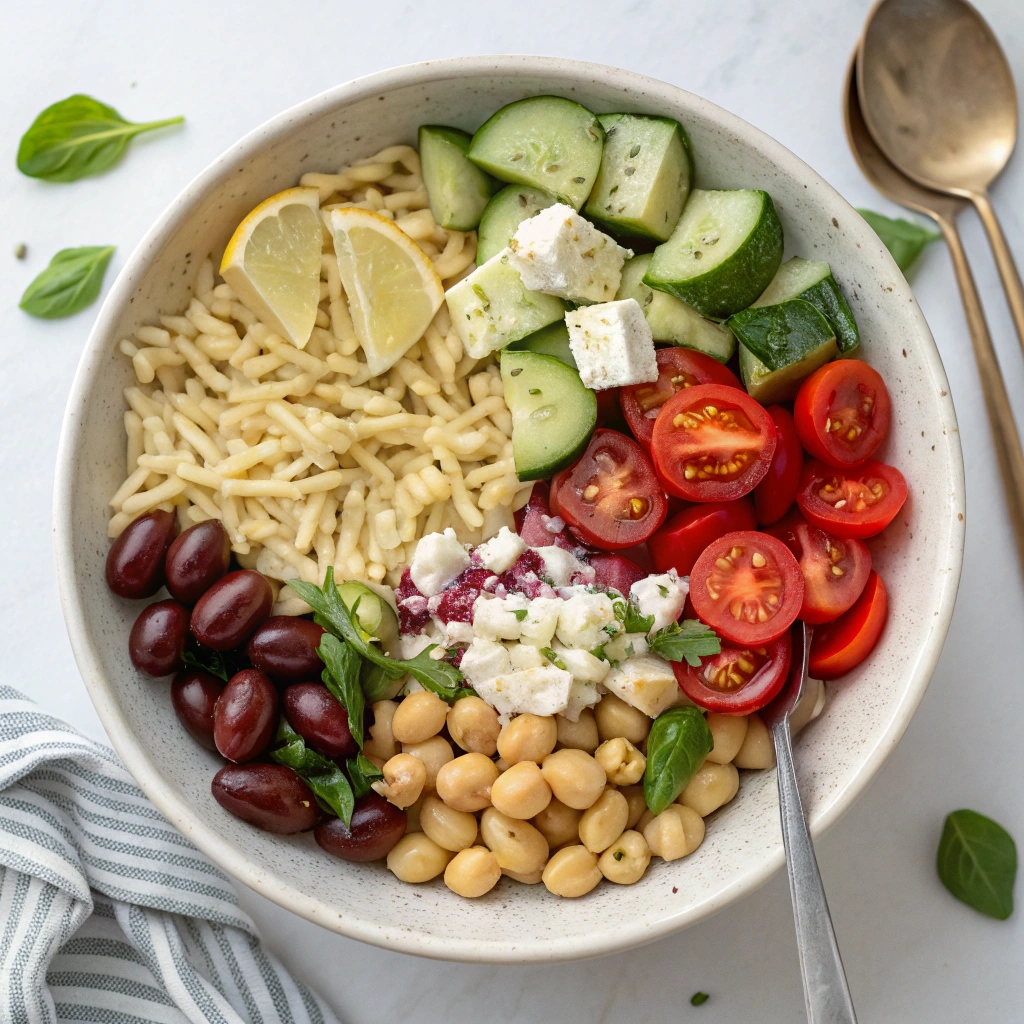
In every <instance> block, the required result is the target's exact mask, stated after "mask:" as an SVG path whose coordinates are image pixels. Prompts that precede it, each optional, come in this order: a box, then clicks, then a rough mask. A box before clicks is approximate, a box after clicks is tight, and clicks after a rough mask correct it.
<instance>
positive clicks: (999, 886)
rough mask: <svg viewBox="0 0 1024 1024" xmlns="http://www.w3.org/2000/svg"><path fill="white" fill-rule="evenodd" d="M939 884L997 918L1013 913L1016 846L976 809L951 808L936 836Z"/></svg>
mask: <svg viewBox="0 0 1024 1024" xmlns="http://www.w3.org/2000/svg"><path fill="white" fill-rule="evenodd" d="M936 867H937V869H938V872H939V878H940V880H941V881H942V884H943V885H944V886H945V887H946V888H947V889H948V890H949V891H950V892H951V893H952V894H953V895H954V896H955V897H956V898H957V899H958V900H963V902H964V903H966V904H967V905H968V906H969V907H973V908H974V909H975V910H977V911H979V912H980V913H982V914H987V915H988V916H989V917H994V918H996V919H997V920H999V921H1005V920H1006V919H1007V918H1008V917H1009V916H1010V914H1012V913H1013V883H1014V880H1015V879H1016V877H1017V846H1016V844H1015V843H1014V841H1013V837H1012V836H1011V835H1010V833H1009V832H1007V831H1006V829H1005V828H1003V826H1002V825H1000V824H999V823H998V822H995V821H993V820H992V819H991V818H986V817H985V815H984V814H979V813H978V812H977V811H968V810H960V811H953V813H952V814H950V815H949V816H948V817H947V818H946V823H945V825H944V826H943V828H942V837H941V838H940V839H939V852H938V857H937V858H936Z"/></svg>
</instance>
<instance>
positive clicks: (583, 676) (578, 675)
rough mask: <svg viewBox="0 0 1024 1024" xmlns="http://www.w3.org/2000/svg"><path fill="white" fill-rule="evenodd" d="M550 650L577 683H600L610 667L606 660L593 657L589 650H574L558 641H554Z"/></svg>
mask: <svg viewBox="0 0 1024 1024" xmlns="http://www.w3.org/2000/svg"><path fill="white" fill-rule="evenodd" d="M552 650H553V651H554V652H555V654H557V655H558V657H559V658H560V659H561V662H562V664H563V665H565V667H566V669H567V670H568V671H569V672H571V673H572V677H573V679H575V680H576V682H578V683H594V684H597V683H600V682H602V681H603V680H604V677H605V676H606V675H608V670H609V669H610V668H611V665H609V664H608V662H607V661H604V660H602V659H601V658H597V657H595V656H594V655H593V654H591V653H590V651H575V650H573V649H572V648H571V647H566V646H565V645H564V644H560V643H555V645H554V646H553V648H552Z"/></svg>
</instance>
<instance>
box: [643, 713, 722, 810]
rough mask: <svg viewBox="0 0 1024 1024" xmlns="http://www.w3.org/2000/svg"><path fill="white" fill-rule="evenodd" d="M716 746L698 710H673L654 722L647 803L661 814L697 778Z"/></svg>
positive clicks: (649, 743) (649, 746)
mask: <svg viewBox="0 0 1024 1024" xmlns="http://www.w3.org/2000/svg"><path fill="white" fill-rule="evenodd" d="M714 745H715V740H714V737H713V736H712V735H711V730H710V729H709V728H708V723H707V722H706V721H705V720H704V715H703V714H702V713H701V711H700V710H699V709H698V708H691V707H686V708H669V709H668V711H663V712H662V713H661V714H660V715H658V717H657V718H656V719H655V720H654V724H653V725H652V726H651V731H650V734H649V735H648V737H647V768H646V769H645V770H644V799H645V800H646V801H647V806H648V807H649V808H650V810H651V813H652V814H661V812H662V811H663V810H665V808H666V807H668V806H669V805H670V804H671V803H672V802H673V801H674V800H675V798H676V797H677V796H679V794H680V793H682V791H683V789H684V788H685V787H686V784H687V783H688V782H689V781H690V779H692V778H693V776H694V773H695V772H696V771H697V769H698V768H699V767H700V766H701V765H702V764H703V763H704V758H705V757H707V756H708V754H710V753H711V748H712V747H713V746H714Z"/></svg>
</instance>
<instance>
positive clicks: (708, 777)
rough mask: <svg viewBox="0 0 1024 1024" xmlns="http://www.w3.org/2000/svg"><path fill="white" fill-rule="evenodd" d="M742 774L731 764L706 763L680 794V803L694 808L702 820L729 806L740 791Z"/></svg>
mask: <svg viewBox="0 0 1024 1024" xmlns="http://www.w3.org/2000/svg"><path fill="white" fill-rule="evenodd" d="M739 788H740V773H739V772H738V771H736V766H735V765H731V764H715V763H714V761H705V762H704V764H703V765H701V767H700V768H698V769H697V771H696V773H695V774H694V776H693V778H692V779H690V781H689V782H688V783H687V784H686V788H685V789H684V790H683V791H682V793H680V794H679V801H678V802H679V803H681V804H682V805H683V806H684V807H692V808H693V809H694V810H695V811H696V812H697V813H698V814H699V815H700V816H701V817H702V818H706V817H707V816H708V815H709V814H710V813H711V812H712V811H717V810H718V808H719V807H721V806H722V805H723V804H727V803H728V802H729V801H730V800H731V799H732V798H733V797H734V796H735V795H736V793H737V792H738V791H739Z"/></svg>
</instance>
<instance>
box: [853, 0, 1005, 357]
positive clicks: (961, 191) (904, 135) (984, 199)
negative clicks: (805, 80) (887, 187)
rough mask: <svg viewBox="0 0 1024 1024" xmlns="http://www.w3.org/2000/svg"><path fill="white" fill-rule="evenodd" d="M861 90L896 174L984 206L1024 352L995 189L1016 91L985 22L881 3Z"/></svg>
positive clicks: (964, 12) (968, 9)
mask: <svg viewBox="0 0 1024 1024" xmlns="http://www.w3.org/2000/svg"><path fill="white" fill-rule="evenodd" d="M857 89H858V91H859V93H860V102H861V109H862V110H863V113H864V121H865V122H866V124H867V126H868V129H869V130H870V132H871V134H872V135H873V136H874V139H875V141H876V142H877V143H878V146H879V147H880V149H881V150H882V152H883V153H884V154H885V155H886V156H887V157H888V158H889V160H890V161H891V162H892V163H893V164H895V165H896V167H898V168H899V169H900V170H901V171H902V172H903V173H904V174H905V175H907V177H909V178H912V179H913V180H914V181H916V182H917V183H918V184H920V185H924V186H925V187H927V188H930V189H935V190H937V191H939V192H945V193H947V194H948V195H955V196H962V197H963V198H964V199H968V200H970V202H972V203H973V204H974V205H975V207H976V208H977V210H978V215H979V216H980V217H981V221H982V224H984V226H985V231H986V232H987V233H988V239H989V243H990V244H991V246H992V252H993V255H994V256H995V260H996V266H997V268H998V269H999V276H1000V278H1001V279H1002V282H1003V290H1004V291H1005V292H1006V299H1007V302H1008V303H1009V305H1010V312H1011V314H1012V316H1013V323H1014V327H1015V328H1016V330H1017V337H1018V338H1019V340H1020V344H1021V348H1022V349H1024V285H1022V284H1021V279H1020V274H1019V273H1018V272H1017V266H1016V264H1015V263H1014V260H1013V255H1012V253H1011V252H1010V247H1009V246H1008V245H1007V243H1006V238H1005V236H1004V235H1003V232H1002V228H1001V227H1000V226H999V221H998V219H997V218H996V214H995V210H994V209H993V208H992V204H991V202H990V201H989V197H988V191H987V190H988V186H989V185H990V184H991V183H992V181H993V180H994V179H995V178H996V177H997V175H999V173H1000V172H1001V171H1002V170H1003V168H1004V167H1005V166H1006V163H1007V161H1008V160H1009V159H1010V154H1011V153H1012V152H1013V147H1014V145H1015V144H1016V141H1017V91H1016V89H1015V88H1014V84H1013V75H1012V73H1011V71H1010V65H1009V63H1008V61H1007V60H1006V55H1005V54H1004V53H1003V51H1002V48H1001V47H1000V46H999V42H998V41H997V40H996V37H995V35H993V33H992V30H991V29H990V28H989V26H988V24H987V23H986V21H985V19H984V18H983V17H982V16H981V15H980V14H979V13H978V12H977V11H976V10H975V9H974V8H973V7H972V6H971V5H970V4H969V3H967V2H966V0H879V2H878V3H877V4H876V5H875V8H874V10H873V11H872V12H871V14H870V15H868V20H867V23H866V25H865V26H864V33H863V35H862V36H861V39H860V43H859V45H858V49H857Z"/></svg>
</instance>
